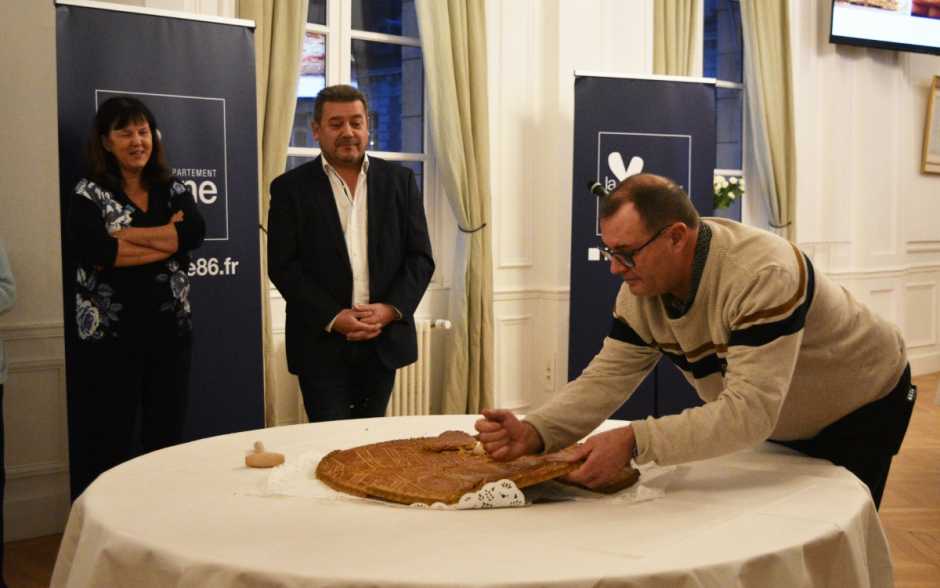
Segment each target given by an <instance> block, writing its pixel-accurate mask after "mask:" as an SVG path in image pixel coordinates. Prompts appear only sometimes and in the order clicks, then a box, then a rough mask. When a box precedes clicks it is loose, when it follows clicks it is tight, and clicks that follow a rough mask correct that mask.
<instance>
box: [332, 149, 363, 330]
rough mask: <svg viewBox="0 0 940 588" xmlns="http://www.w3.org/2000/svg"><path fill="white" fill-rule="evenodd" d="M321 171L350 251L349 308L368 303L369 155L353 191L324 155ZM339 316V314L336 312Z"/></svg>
mask: <svg viewBox="0 0 940 588" xmlns="http://www.w3.org/2000/svg"><path fill="white" fill-rule="evenodd" d="M320 161H321V162H322V164H323V171H324V172H325V173H326V177H327V178H329V180H330V187H331V188H332V189H333V198H334V199H335V201H336V210H337V211H338V212H339V222H340V224H341V225H342V227H343V236H344V238H345V240H346V251H347V253H348V254H349V263H350V265H351V266H352V275H353V295H352V300H351V301H350V303H351V304H350V307H352V306H353V305H356V304H368V303H369V235H368V229H369V210H368V198H369V194H368V193H369V190H368V183H367V181H366V172H368V171H369V156H368V155H366V156H364V157H363V160H362V168H361V169H360V170H359V177H358V179H357V180H356V190H355V192H353V191H351V190H350V189H349V185H348V184H346V182H345V180H343V178H342V177H341V176H340V175H339V172H337V171H336V169H335V168H334V167H333V166H332V165H330V164H329V162H328V161H327V160H326V158H325V157H321V158H320ZM337 316H339V315H337ZM335 321H336V317H333V320H332V321H330V324H329V325H327V326H326V330H327V331H332V330H333V323H334V322H335Z"/></svg>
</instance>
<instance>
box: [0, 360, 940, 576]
mask: <svg viewBox="0 0 940 588" xmlns="http://www.w3.org/2000/svg"><path fill="white" fill-rule="evenodd" d="M938 381H940V373H938V374H930V375H926V376H920V377H917V378H914V383H915V384H917V386H918V388H919V396H918V398H917V406H916V407H915V409H914V415H913V416H912V417H911V424H910V427H909V428H908V431H907V436H906V437H905V438H904V445H903V447H902V448H901V453H900V454H898V456H897V457H896V458H895V460H894V464H893V465H892V467H891V475H890V477H889V478H888V485H887V487H886V489H885V495H884V498H883V499H882V503H881V523H882V525H883V526H884V528H885V532H886V534H887V535H888V541H889V542H890V544H891V556H892V559H893V560H894V575H895V585H896V586H897V588H927V587H932V588H940V405H937V403H936V402H937V398H938V397H937V385H938ZM61 538H62V536H61V535H49V536H46V537H37V538H35V539H27V540H25V541H14V542H11V543H7V544H6V552H5V553H6V557H5V566H6V578H7V584H8V586H9V587H10V588H46V587H47V586H49V580H50V578H51V577H52V566H53V564H54V562H55V556H56V552H57V550H58V548H59V541H60V539H61Z"/></svg>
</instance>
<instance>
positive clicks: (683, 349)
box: [526, 218, 907, 465]
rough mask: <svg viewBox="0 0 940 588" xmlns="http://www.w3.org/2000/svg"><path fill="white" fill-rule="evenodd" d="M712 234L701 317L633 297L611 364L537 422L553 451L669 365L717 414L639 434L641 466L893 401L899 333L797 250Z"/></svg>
mask: <svg viewBox="0 0 940 588" xmlns="http://www.w3.org/2000/svg"><path fill="white" fill-rule="evenodd" d="M703 222H706V223H708V226H709V228H710V229H711V232H712V237H711V243H710V248H709V251H708V257H707V259H706V262H705V266H704V269H703V271H702V275H701V281H700V283H699V287H698V290H697V292H696V294H695V298H694V302H693V303H692V305H691V307H690V308H689V309H688V311H687V312H686V313H685V314H684V315H682V316H681V317H679V318H676V319H671V318H669V316H668V315H667V313H666V308H665V306H664V304H663V302H662V300H661V299H660V298H659V297H658V296H657V297H637V296H633V295H632V294H631V293H630V290H629V289H628V288H627V286H626V285H623V286H622V287H621V289H620V293H619V294H618V296H617V301H616V303H615V308H614V320H613V326H612V328H611V332H610V335H609V336H608V337H607V338H606V339H605V340H604V345H603V348H602V349H601V351H600V352H599V353H598V355H597V356H595V357H594V359H593V360H592V361H591V363H590V365H588V367H587V368H585V370H584V372H583V373H582V374H581V376H580V377H579V378H577V379H576V380H574V381H573V382H570V383H569V384H568V385H567V386H566V387H565V388H564V389H563V390H562V391H561V392H559V393H558V394H557V395H556V396H554V397H553V398H552V399H551V400H549V401H548V402H547V403H546V404H545V405H544V406H542V407H540V408H539V409H538V410H536V411H535V412H533V413H532V414H530V415H528V416H527V417H526V420H527V421H528V422H530V423H532V424H533V425H534V426H535V428H536V429H537V430H538V431H539V433H540V434H541V436H542V439H543V440H544V441H545V446H546V450H548V451H552V450H555V449H558V448H561V447H564V446H566V445H568V444H570V443H573V442H574V441H577V440H578V439H580V438H581V437H583V436H584V435H586V434H587V433H589V432H590V431H591V430H593V429H594V428H595V427H596V426H597V425H598V424H599V423H600V422H601V421H603V420H604V419H605V418H607V417H608V416H610V415H611V414H612V413H613V412H614V411H615V410H616V409H617V408H618V407H619V406H620V405H621V404H622V403H623V402H624V401H625V400H626V399H627V398H629V397H630V395H631V394H633V391H634V390H635V389H636V387H637V386H638V385H639V384H640V382H642V380H643V378H644V377H645V376H646V374H647V373H648V372H649V371H650V370H652V369H653V367H654V366H655V365H656V362H657V361H658V359H659V358H660V357H661V356H663V355H665V356H666V357H668V358H669V359H671V360H672V361H673V363H675V364H676V366H677V367H679V369H680V370H681V371H682V373H683V375H684V376H685V377H686V379H688V381H689V382H690V383H691V384H692V385H693V386H694V387H695V388H696V391H697V392H698V394H699V396H700V397H701V398H702V400H704V402H705V404H704V405H702V406H699V407H695V408H689V409H686V410H684V411H683V412H682V413H681V414H678V415H670V416H664V417H660V418H652V417H649V418H647V419H645V420H643V421H635V422H634V423H633V428H634V430H635V432H636V438H637V446H638V449H639V458H638V461H639V462H640V463H646V462H649V461H655V462H656V463H658V464H661V465H665V464H675V463H682V462H688V461H694V460H699V459H706V458H710V457H715V456H717V455H722V454H725V453H730V452H732V451H736V450H739V449H743V448H746V447H750V446H753V445H756V444H758V443H760V442H762V441H764V440H766V439H768V438H773V439H778V440H794V439H806V438H810V437H812V436H814V435H815V434H816V433H818V432H819V431H820V430H821V429H822V428H824V427H825V426H827V425H829V424H830V423H833V422H835V421H836V420H838V419H840V418H842V417H843V416H845V415H847V414H848V413H850V412H852V411H853V410H855V409H857V408H858V407H860V406H862V405H864V404H867V403H869V402H871V401H873V400H876V399H878V398H881V397H883V396H885V395H886V394H887V393H888V392H890V391H891V389H892V388H894V386H895V384H896V383H897V382H898V380H899V378H900V377H901V373H902V372H903V370H904V367H905V365H906V364H907V359H906V356H905V350H904V341H903V340H902V338H901V334H900V332H899V331H898V329H897V328H896V327H895V326H894V325H893V324H891V323H889V322H887V321H885V320H883V319H881V318H879V317H878V316H876V315H875V314H874V313H872V312H871V311H870V310H869V309H868V308H866V307H865V306H863V305H862V304H860V303H859V302H858V301H856V300H855V299H854V298H853V297H852V295H851V294H849V293H848V292H847V291H846V290H845V289H844V288H842V287H841V286H838V285H836V284H835V283H833V282H832V281H830V280H829V279H828V278H827V277H826V276H825V275H823V274H821V273H818V272H816V271H814V269H813V265H812V263H811V262H810V260H809V258H808V257H807V256H806V255H804V254H803V253H802V252H800V250H799V249H797V248H796V246H795V245H793V244H792V243H790V242H789V241H786V240H784V239H782V238H780V237H777V236H775V235H773V234H771V233H768V232H766V231H763V230H760V229H756V228H753V227H748V226H746V225H742V224H740V223H736V222H733V221H727V220H724V219H716V218H707V219H703ZM667 393H668V391H667Z"/></svg>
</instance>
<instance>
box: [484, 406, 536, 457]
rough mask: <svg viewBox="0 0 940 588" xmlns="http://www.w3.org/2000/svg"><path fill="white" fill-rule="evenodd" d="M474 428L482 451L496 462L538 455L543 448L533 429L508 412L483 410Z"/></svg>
mask: <svg viewBox="0 0 940 588" xmlns="http://www.w3.org/2000/svg"><path fill="white" fill-rule="evenodd" d="M474 427H475V428H476V430H477V432H478V433H479V435H478V437H479V439H480V443H482V444H483V449H484V450H486V452H487V453H488V454H489V456H490V457H492V458H493V459H495V460H496V461H509V460H511V459H516V458H517V457H520V456H523V455H528V454H531V453H539V452H541V451H542V448H543V447H544V444H543V443H542V437H541V436H540V435H539V433H538V431H536V430H535V427H533V426H532V425H530V424H529V423H527V422H525V421H520V420H519V419H517V418H516V415H514V414H512V412H510V411H508V410H501V409H488V408H487V409H484V410H483V418H482V419H479V420H477V422H476V423H474Z"/></svg>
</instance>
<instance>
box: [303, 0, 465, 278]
mask: <svg viewBox="0 0 940 588" xmlns="http://www.w3.org/2000/svg"><path fill="white" fill-rule="evenodd" d="M305 29H306V30H305V34H306V33H307V32H311V33H320V34H323V35H326V63H325V65H326V85H327V86H332V85H335V84H348V83H350V81H351V80H352V42H353V41H354V40H362V41H374V42H378V43H391V44H393V45H402V46H407V47H421V39H420V38H418V37H408V36H403V35H389V34H385V33H375V32H371V31H360V30H354V29H353V28H352V3H351V2H349V1H348V0H327V3H326V24H325V25H321V24H313V23H309V22H308V23H307V24H306V27H305ZM422 59H423V57H422ZM299 75H300V74H299V72H298V77H299ZM423 104H424V124H423V130H422V137H423V139H422V145H423V151H422V152H421V153H408V152H398V151H374V150H371V149H370V150H369V151H368V154H369V155H374V156H376V157H380V158H382V159H386V160H388V161H399V162H420V163H422V164H423V165H422V170H423V171H422V182H421V183H422V185H421V186H419V188H420V189H421V193H422V194H423V195H424V207H425V215H426V216H427V219H428V224H429V227H428V230H429V232H430V233H431V241H432V243H434V244H440V243H443V241H442V237H443V235H442V234H441V227H442V226H443V225H444V222H443V221H442V220H441V219H440V218H439V216H440V215H441V214H442V212H443V211H442V210H441V207H440V206H439V205H438V203H439V201H440V198H438V196H437V192H438V190H437V187H438V186H439V182H438V178H437V169H436V166H435V165H434V161H433V159H432V158H431V156H430V154H429V149H428V146H429V141H430V133H429V132H428V91H427V77H426V76H425V84H424V98H423ZM290 140H291V139H290V138H288V145H287V156H288V157H311V158H312V157H316V156H318V155H320V149H319V148H318V147H294V146H292V145H290ZM435 257H437V256H435ZM438 265H440V264H438ZM447 273H448V272H443V271H435V272H434V277H433V278H432V279H431V287H438V288H446V287H448V286H449V284H448V282H449V280H447V279H446V277H445V276H446V275H447Z"/></svg>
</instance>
